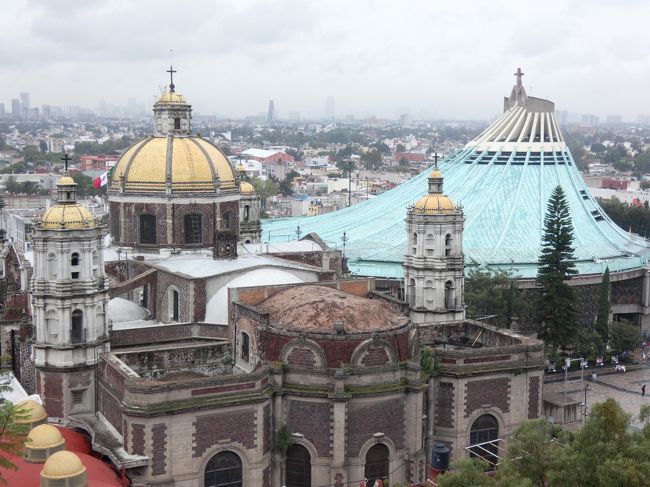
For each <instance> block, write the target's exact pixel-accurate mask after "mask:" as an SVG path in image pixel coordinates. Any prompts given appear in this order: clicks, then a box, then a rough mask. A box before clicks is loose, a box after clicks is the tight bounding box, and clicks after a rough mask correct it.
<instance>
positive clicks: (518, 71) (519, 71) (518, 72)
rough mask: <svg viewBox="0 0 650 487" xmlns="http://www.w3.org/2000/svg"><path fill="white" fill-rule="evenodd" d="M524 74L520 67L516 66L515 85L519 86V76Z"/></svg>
mask: <svg viewBox="0 0 650 487" xmlns="http://www.w3.org/2000/svg"><path fill="white" fill-rule="evenodd" d="M523 75H524V73H522V72H521V68H517V72H516V73H515V76H516V77H517V86H521V77H522V76H523Z"/></svg>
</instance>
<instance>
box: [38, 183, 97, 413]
mask: <svg viewBox="0 0 650 487" xmlns="http://www.w3.org/2000/svg"><path fill="white" fill-rule="evenodd" d="M76 192H77V185H76V183H75V182H74V180H73V179H72V178H71V177H69V176H68V175H67V174H66V175H64V176H63V177H62V178H60V179H59V181H58V182H57V202H56V204H55V205H53V206H52V207H51V208H50V209H48V210H47V211H46V212H45V213H44V214H43V216H42V217H41V218H40V219H38V220H36V221H35V222H34V237H33V243H34V275H33V277H32V287H31V289H32V291H31V295H32V296H31V298H32V308H33V319H34V345H33V359H34V365H35V367H36V389H37V392H38V394H40V396H41V397H42V398H43V401H44V403H45V408H46V409H47V411H48V413H49V415H50V417H51V418H57V419H59V420H63V421H65V420H67V419H68V418H69V417H70V416H71V415H74V414H76V413H88V412H94V410H95V389H94V388H95V380H94V373H95V366H96V364H97V359H98V354H99V353H101V352H102V351H108V348H109V343H108V330H107V326H106V317H105V313H106V305H107V303H108V300H109V294H108V280H107V278H106V275H105V274H104V256H103V243H104V237H105V235H106V227H105V226H104V225H102V224H100V222H99V221H98V220H97V218H95V216H94V215H93V214H92V213H90V211H88V209H86V208H85V207H83V206H82V205H80V204H79V203H77V201H76Z"/></svg>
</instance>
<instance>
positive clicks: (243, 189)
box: [239, 181, 255, 194]
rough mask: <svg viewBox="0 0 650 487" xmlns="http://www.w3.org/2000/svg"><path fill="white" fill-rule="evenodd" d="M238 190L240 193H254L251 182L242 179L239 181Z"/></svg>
mask: <svg viewBox="0 0 650 487" xmlns="http://www.w3.org/2000/svg"><path fill="white" fill-rule="evenodd" d="M239 192H240V193H241V194H255V188H254V187H253V185H252V184H251V183H249V182H246V181H242V182H241V183H239Z"/></svg>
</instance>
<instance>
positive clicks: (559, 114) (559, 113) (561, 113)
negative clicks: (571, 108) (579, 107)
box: [555, 110, 569, 125]
mask: <svg viewBox="0 0 650 487" xmlns="http://www.w3.org/2000/svg"><path fill="white" fill-rule="evenodd" d="M555 119H556V120H557V123H559V124H560V125H566V124H567V123H569V112H568V111H566V110H555Z"/></svg>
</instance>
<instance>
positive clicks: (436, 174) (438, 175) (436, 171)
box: [429, 168, 442, 178]
mask: <svg viewBox="0 0 650 487" xmlns="http://www.w3.org/2000/svg"><path fill="white" fill-rule="evenodd" d="M429 177H430V178H441V177H442V173H441V172H440V169H438V168H435V169H434V170H433V171H431V174H429Z"/></svg>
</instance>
